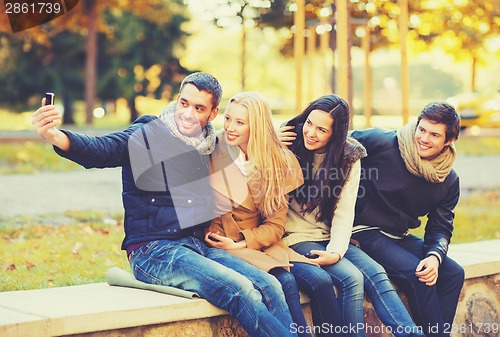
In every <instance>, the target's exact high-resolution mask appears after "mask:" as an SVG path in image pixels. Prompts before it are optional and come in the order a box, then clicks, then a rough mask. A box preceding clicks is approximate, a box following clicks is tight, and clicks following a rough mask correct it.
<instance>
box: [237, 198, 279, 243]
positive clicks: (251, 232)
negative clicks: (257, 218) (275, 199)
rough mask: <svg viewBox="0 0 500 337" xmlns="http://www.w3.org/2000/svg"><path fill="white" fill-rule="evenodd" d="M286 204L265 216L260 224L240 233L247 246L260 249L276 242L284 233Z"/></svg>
mask: <svg viewBox="0 0 500 337" xmlns="http://www.w3.org/2000/svg"><path fill="white" fill-rule="evenodd" d="M287 211H288V206H284V207H282V208H280V209H279V210H277V211H276V212H274V213H273V214H271V215H269V216H267V217H265V218H264V219H263V221H262V223H261V225H260V226H258V227H255V228H252V229H244V230H242V231H241V234H243V236H244V237H245V241H246V243H247V247H248V248H252V249H261V248H265V247H269V246H271V245H272V244H274V243H276V242H278V241H280V240H281V238H282V237H283V234H285V221H286V212H287Z"/></svg>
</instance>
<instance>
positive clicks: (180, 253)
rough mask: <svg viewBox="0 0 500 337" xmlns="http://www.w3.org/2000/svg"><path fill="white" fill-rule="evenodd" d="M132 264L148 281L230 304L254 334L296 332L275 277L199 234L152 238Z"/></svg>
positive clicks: (226, 306) (218, 303) (232, 312)
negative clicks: (174, 238)
mask: <svg viewBox="0 0 500 337" xmlns="http://www.w3.org/2000/svg"><path fill="white" fill-rule="evenodd" d="M130 265H131V267H132V271H133V273H134V275H135V277H136V278H137V279H138V280H140V281H143V282H147V283H152V284H161V285H167V286H173V287H177V288H180V289H184V290H188V291H193V292H196V293H197V294H199V295H200V296H201V297H203V298H204V299H206V300H207V301H208V302H210V303H212V304H213V305H215V306H217V307H219V308H222V309H225V310H227V311H228V312H229V314H230V315H231V316H232V317H234V318H235V319H236V320H237V321H238V322H239V324H240V325H241V326H242V327H243V329H245V330H246V331H247V333H248V334H249V335H250V336H275V337H281V336H296V334H294V333H292V332H290V327H291V326H292V318H291V316H290V312H289V311H288V307H287V304H286V302H285V297H284V294H283V292H282V291H281V286H280V284H279V282H278V281H277V280H276V278H275V277H273V276H272V275H269V274H268V273H266V272H264V271H261V270H259V269H257V268H256V267H254V266H252V265H250V264H248V263H246V262H244V261H243V260H241V259H239V258H237V257H235V256H233V255H231V254H229V253H228V252H226V251H225V250H222V249H217V248H209V247H207V246H206V245H205V243H203V242H202V241H200V240H199V239H196V238H194V237H185V238H182V239H178V240H162V241H152V242H149V243H147V244H145V245H143V246H142V247H140V248H138V249H136V250H134V251H133V252H132V254H131V255H130Z"/></svg>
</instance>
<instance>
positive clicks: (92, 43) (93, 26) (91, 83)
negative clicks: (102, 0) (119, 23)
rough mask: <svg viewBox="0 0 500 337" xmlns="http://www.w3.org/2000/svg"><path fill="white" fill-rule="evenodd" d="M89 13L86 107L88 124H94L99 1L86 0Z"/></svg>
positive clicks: (85, 3)
mask: <svg viewBox="0 0 500 337" xmlns="http://www.w3.org/2000/svg"><path fill="white" fill-rule="evenodd" d="M83 4H84V5H85V9H86V11H87V17H88V23H87V40H86V44H85V46H86V50H87V55H86V57H87V59H86V63H85V105H86V120H85V122H86V124H92V117H93V116H92V113H93V110H94V100H95V96H96V86H97V84H96V81H97V78H96V77H97V1H96V0H86V1H85V2H84V3H83Z"/></svg>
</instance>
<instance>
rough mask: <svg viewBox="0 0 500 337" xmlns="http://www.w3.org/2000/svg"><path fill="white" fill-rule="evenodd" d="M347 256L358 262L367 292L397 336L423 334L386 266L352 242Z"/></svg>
mask: <svg viewBox="0 0 500 337" xmlns="http://www.w3.org/2000/svg"><path fill="white" fill-rule="evenodd" d="M344 258H346V259H347V260H349V261H350V262H351V263H352V264H353V265H355V266H356V267H357V268H358V269H359V270H360V271H361V273H362V274H363V280H364V281H363V283H364V290H365V294H366V296H367V297H368V298H369V299H370V301H371V302H372V305H373V308H374V309H375V312H376V313H377V316H378V317H379V318H380V320H381V321H382V323H384V325H385V326H386V327H388V328H389V329H390V331H391V332H392V333H393V334H394V335H395V336H396V337H407V336H412V335H415V336H423V335H424V334H423V332H422V329H421V328H420V327H419V326H417V325H416V324H415V323H414V322H413V320H412V318H411V316H410V314H409V313H408V310H406V307H405V306H404V304H403V302H402V301H401V298H400V297H399V295H398V294H397V292H396V290H395V289H394V287H393V286H392V284H391V282H390V280H389V277H388V276H387V273H386V272H385V269H384V268H383V267H382V266H381V265H380V264H378V263H377V262H375V261H374V260H373V259H372V258H371V257H370V256H368V255H367V254H366V253H365V252H363V251H362V250H361V249H359V248H358V247H356V246H355V245H352V244H350V245H349V248H348V249H347V252H346V253H345V255H344Z"/></svg>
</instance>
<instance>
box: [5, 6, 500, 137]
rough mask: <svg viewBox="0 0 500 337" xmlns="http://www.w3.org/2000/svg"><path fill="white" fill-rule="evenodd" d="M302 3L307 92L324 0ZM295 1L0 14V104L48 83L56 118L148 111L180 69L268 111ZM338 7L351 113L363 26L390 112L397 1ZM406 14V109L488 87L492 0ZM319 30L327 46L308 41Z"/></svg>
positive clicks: (32, 99)
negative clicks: (14, 25) (35, 23)
mask: <svg viewBox="0 0 500 337" xmlns="http://www.w3.org/2000/svg"><path fill="white" fill-rule="evenodd" d="M0 6H3V4H1V5H0ZM294 6H295V7H294ZM305 9H306V26H307V28H308V30H309V32H310V34H312V35H314V36H317V38H315V41H314V48H313V49H311V50H309V52H308V55H307V58H308V60H306V62H307V66H308V68H307V69H306V70H307V78H308V79H309V80H308V82H307V84H306V86H307V88H306V92H307V95H306V96H307V99H308V100H312V99H314V98H315V97H317V96H319V95H321V94H323V93H324V91H325V88H324V85H322V81H323V80H324V77H325V74H326V76H328V79H327V80H326V81H327V82H328V86H329V90H332V91H335V80H334V79H335V52H334V51H335V48H336V41H335V17H336V16H335V1H333V0H307V1H306V6H305ZM294 10H296V4H295V2H294V1H293V0H234V1H233V0H184V1H183V0H148V1H142V2H137V1H131V0H109V1H105V2H104V1H101V2H98V1H96V0H84V1H80V3H79V5H77V6H76V7H75V8H74V9H72V10H71V11H70V12H69V13H67V14H65V15H63V16H61V17H60V18H58V19H56V20H54V21H51V22H49V23H47V24H44V25H42V26H39V27H35V28H32V29H28V30H25V31H22V32H19V33H15V34H13V33H12V32H11V30H10V25H9V21H8V18H7V16H6V15H3V16H0V86H1V87H2V90H1V91H0V109H2V111H4V112H9V113H11V112H14V113H21V112H24V111H32V110H33V109H35V108H36V107H37V106H38V105H39V102H40V99H41V97H42V94H43V93H44V92H46V91H53V92H55V93H56V100H57V102H58V103H59V104H61V106H62V107H61V110H63V109H64V122H65V123H67V124H73V123H77V124H79V123H84V124H85V123H86V124H93V123H94V119H95V117H94V112H95V108H101V109H99V110H98V111H99V112H100V114H101V115H102V114H103V113H105V114H107V115H109V116H110V117H111V119H113V118H114V117H113V116H122V115H123V114H125V115H126V116H127V119H128V120H133V119H135V118H136V117H137V116H138V115H140V114H144V113H150V114H157V113H159V109H160V107H161V105H164V104H165V103H166V102H167V101H168V100H171V99H173V98H174V97H173V95H174V94H175V93H176V92H177V89H178V85H179V82H180V81H181V80H182V78H183V77H184V76H185V75H186V74H188V73H190V72H193V71H197V70H203V71H206V72H210V73H212V74H214V75H215V76H216V77H218V78H219V79H220V81H221V83H222V85H223V87H224V88H225V98H227V97H228V96H230V95H231V94H233V93H235V92H237V91H240V90H243V89H244V90H258V91H261V92H263V93H264V94H265V95H266V96H268V97H269V99H270V100H271V103H272V106H273V108H274V109H275V110H276V112H278V113H279V112H290V111H292V110H293V108H292V107H293V106H294V99H295V98H294V92H295V91H294V78H295V75H294V69H295V68H294V60H293V57H292V47H293V32H294V27H293V12H294ZM349 11H350V17H351V19H350V20H351V29H352V32H351V36H352V45H353V48H352V49H351V53H352V79H353V80H352V87H353V91H354V95H353V96H354V100H353V105H354V108H355V112H357V113H359V112H360V111H361V110H362V104H363V103H362V97H363V85H362V84H363V80H364V79H363V66H364V63H363V59H364V56H363V52H362V50H361V49H360V48H359V46H360V44H361V39H362V38H363V34H364V28H365V27H367V28H368V29H369V31H370V46H371V47H370V49H371V56H370V58H371V64H372V68H373V79H372V89H373V102H372V103H373V108H374V113H375V114H396V113H399V110H400V103H399V102H398V99H395V97H397V95H398V93H399V91H398V90H399V75H400V69H399V54H398V50H397V48H398V44H399V30H398V16H399V4H398V1H397V0H351V1H349ZM409 14H410V16H409V22H408V28H409V35H408V43H409V47H410V51H409V52H410V90H411V92H410V97H411V109H412V111H411V112H412V113H416V112H417V111H418V109H420V108H421V107H422V106H423V105H424V104H425V103H426V102H428V101H429V100H436V99H441V100H443V99H446V98H447V97H449V96H453V95H456V94H458V93H460V92H463V91H482V90H498V89H499V87H500V80H499V79H498V76H492V74H495V73H498V72H499V70H500V62H498V60H499V59H500V15H499V14H500V3H499V2H498V1H497V0H421V1H410V2H409ZM322 36H327V40H328V41H327V42H328V43H327V47H328V49H327V52H326V53H325V52H324V50H323V52H321V51H320V50H319V49H320V44H321V39H322ZM325 66H326V67H327V68H325ZM325 69H326V71H325ZM82 101H83V102H85V103H84V104H80V105H78V103H79V102H82ZM151 101H153V102H158V104H154V103H151ZM120 109H123V111H124V112H122V111H120ZM79 114H82V115H83V117H79ZM96 116H100V115H99V114H96ZM120 118H121V117H116V119H117V120H122V119H120ZM3 128H6V126H3Z"/></svg>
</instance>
